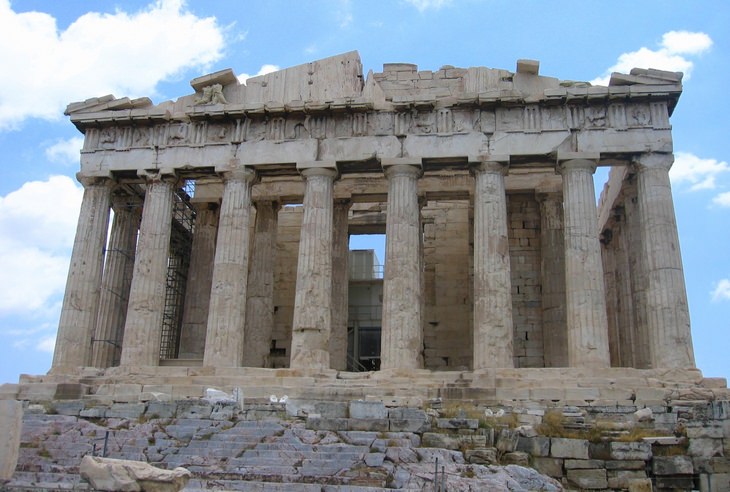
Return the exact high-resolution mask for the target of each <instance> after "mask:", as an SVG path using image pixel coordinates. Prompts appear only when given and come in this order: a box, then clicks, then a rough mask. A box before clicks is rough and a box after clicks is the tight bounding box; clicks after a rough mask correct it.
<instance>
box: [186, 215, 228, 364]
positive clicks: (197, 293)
mask: <svg viewBox="0 0 730 492" xmlns="http://www.w3.org/2000/svg"><path fill="white" fill-rule="evenodd" d="M193 206H194V207H195V210H196V212H195V230H194V232H193V244H192V247H191V249H190V266H189V268H188V279H187V283H186V285H187V287H186V289H185V302H184V304H183V306H184V308H183V317H182V327H181V328H180V347H179V350H178V358H179V359H202V358H203V352H204V350H205V332H206V330H207V327H208V303H209V302H210V288H211V284H212V282H213V261H214V259H215V240H216V236H217V235H218V208H219V207H218V203H213V202H198V203H193Z"/></svg>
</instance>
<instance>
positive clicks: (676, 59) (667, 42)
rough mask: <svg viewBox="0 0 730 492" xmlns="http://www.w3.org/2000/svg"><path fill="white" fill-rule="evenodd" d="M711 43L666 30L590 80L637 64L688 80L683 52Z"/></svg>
mask: <svg viewBox="0 0 730 492" xmlns="http://www.w3.org/2000/svg"><path fill="white" fill-rule="evenodd" d="M414 1H416V0H414ZM426 1H427V0H426ZM711 46H712V39H711V38H710V36H708V35H707V34H705V33H703V32H689V31H669V32H666V33H664V35H663V36H662V42H661V43H660V44H659V48H658V49H656V50H652V49H650V48H646V47H642V48H639V49H638V50H637V51H631V52H629V53H623V54H621V55H620V56H619V57H618V61H617V62H616V64H615V65H613V66H612V67H610V68H609V69H608V70H606V71H605V72H604V74H603V76H601V77H598V78H596V79H593V80H592V81H591V84H593V85H608V82H609V79H610V78H611V73H612V72H621V73H629V72H630V71H631V69H632V68H637V67H638V68H656V69H658V70H667V71H669V72H684V79H685V80H688V79H689V78H690V75H691V73H692V68H693V66H694V63H693V62H692V61H691V60H688V59H687V58H686V57H685V56H696V55H701V54H702V53H704V52H705V51H707V50H709V49H710V47H711Z"/></svg>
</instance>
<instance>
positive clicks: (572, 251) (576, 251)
mask: <svg viewBox="0 0 730 492" xmlns="http://www.w3.org/2000/svg"><path fill="white" fill-rule="evenodd" d="M559 160H560V173H561V174H562V175H563V212H564V223H565V291H566V317H567V326H568V360H569V363H570V366H571V367H609V366H610V364H611V361H610V356H609V350H608V321H607V318H606V297H605V289H604V285H603V264H602V260H601V248H600V243H599V241H598V217H597V212H596V192H595V190H594V187H593V173H594V172H595V170H596V160H597V156H586V157H583V156H582V155H581V154H577V155H575V156H571V157H569V158H566V159H563V158H560V157H559Z"/></svg>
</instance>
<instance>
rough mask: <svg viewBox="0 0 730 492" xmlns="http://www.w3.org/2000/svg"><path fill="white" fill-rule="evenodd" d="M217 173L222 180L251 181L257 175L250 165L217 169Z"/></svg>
mask: <svg viewBox="0 0 730 492" xmlns="http://www.w3.org/2000/svg"><path fill="white" fill-rule="evenodd" d="M218 174H219V175H220V176H221V177H222V178H223V180H224V181H245V182H247V183H253V182H254V181H255V180H256V178H257V177H258V175H257V173H256V171H254V170H253V169H251V168H250V167H236V168H232V169H226V170H222V171H219V172H218Z"/></svg>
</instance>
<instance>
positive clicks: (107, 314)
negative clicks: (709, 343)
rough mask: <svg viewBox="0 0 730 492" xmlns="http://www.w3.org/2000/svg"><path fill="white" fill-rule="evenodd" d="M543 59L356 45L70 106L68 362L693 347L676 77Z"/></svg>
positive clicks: (486, 361) (578, 360)
mask: <svg viewBox="0 0 730 492" xmlns="http://www.w3.org/2000/svg"><path fill="white" fill-rule="evenodd" d="M538 69H539V64H538V63H537V62H536V61H532V60H519V61H518V62H517V70H516V72H510V71H507V70H497V69H489V68H484V67H475V68H468V69H463V68H454V67H451V66H446V67H442V68H441V69H440V70H438V71H419V70H418V68H417V67H416V66H415V65H410V64H403V63H396V64H386V65H384V67H383V71H382V72H380V73H373V72H372V71H371V72H369V73H368V74H367V76H363V73H362V67H361V64H360V60H359V56H358V54H357V53H356V52H351V53H346V54H343V55H339V56H335V57H332V58H327V59H324V60H320V61H317V62H313V63H308V64H305V65H300V66H297V67H292V68H289V69H285V70H281V71H278V72H275V73H272V74H269V75H264V76H259V77H255V78H251V79H249V80H248V81H247V82H246V84H245V85H244V84H242V83H240V82H239V81H238V79H237V78H236V77H235V76H234V74H233V72H232V71H231V70H223V71H220V72H216V73H213V74H210V75H206V76H203V77H199V78H197V79H194V80H193V81H192V82H191V85H192V88H193V89H194V91H195V93H194V94H191V95H188V96H184V97H181V98H179V99H178V100H177V101H174V102H173V101H168V102H164V103H161V104H157V105H154V104H152V102H151V101H150V100H149V99H147V98H141V99H135V100H130V99H127V98H122V99H115V98H114V97H112V96H107V97H102V98H94V99H89V100H87V101H84V102H81V103H73V104H71V105H69V106H68V108H67V111H66V112H67V114H68V115H69V116H70V118H71V121H72V122H73V123H74V124H75V125H76V127H77V128H78V129H79V130H80V131H81V132H82V133H84V135H85V139H84V147H83V150H82V153H81V170H80V172H79V174H78V177H79V180H80V181H81V182H82V183H83V184H84V187H85V192H84V198H83V204H82V208H81V215H80V219H79V225H78V232H77V236H76V241H75V244H74V249H73V257H72V260H71V268H70V271H69V276H68V284H67V288H66V295H65V299H64V303H63V312H62V316H61V320H60V324H59V329H58V339H57V344H56V350H55V355H54V360H53V366H52V368H51V373H52V374H66V373H74V372H75V371H77V370H78V368H80V367H96V368H107V367H112V366H120V367H128V368H136V367H147V366H169V365H175V366H190V367H194V366H204V367H210V368H216V369H218V368H237V367H259V368H262V367H289V368H293V369H314V370H320V371H321V370H327V369H330V368H332V369H338V370H345V369H348V368H349V369H350V370H357V369H362V368H370V369H373V368H378V367H379V368H380V369H421V368H424V369H433V370H451V369H459V370H467V369H471V370H481V369H488V368H511V367H516V368H527V367H530V368H536V367H537V368H541V367H574V368H608V367H612V366H621V367H633V368H639V369H647V368H692V367H694V358H693V351H692V342H691V335H690V324H689V315H688V309H687V299H686V294H685V287H684V276H683V273H682V261H681V257H680V248H679V244H678V238H677V228H676V223H675V219H674V211H673V205H672V194H671V190H670V186H669V177H668V171H669V168H670V167H671V165H672V161H673V156H672V137H671V127H670V124H669V117H670V115H671V113H672V111H673V110H674V107H675V105H676V104H677V100H678V98H679V96H680V94H681V90H682V86H681V74H678V73H669V72H662V71H657V70H640V69H636V70H633V71H632V73H631V74H618V73H617V74H613V76H612V77H611V82H610V84H609V86H608V87H591V86H590V84H587V83H582V82H573V81H561V80H559V79H556V78H552V77H546V76H541V75H539V73H538ZM598 166H610V167H612V168H613V170H612V175H611V176H612V177H611V180H610V182H609V184H608V186H607V187H606V192H605V194H604V196H603V197H602V202H601V209H600V211H597V208H596V196H595V193H594V181H593V174H594V171H595V170H596V168H597V167H598ZM110 210H112V211H113V212H114V213H113V222H112V223H111V232H110V234H109V238H108V241H107V230H108V228H109V220H110V213H109V212H110ZM362 233H376V234H383V233H384V234H385V238H386V239H385V241H386V254H385V265H384V273H383V275H379V274H378V272H377V271H373V272H371V274H370V275H369V276H368V275H366V276H365V277H363V276H362V275H361V273H362V272H360V274H357V272H355V269H353V268H350V267H348V263H349V258H350V254H348V250H349V248H348V244H349V237H350V236H351V235H354V234H362ZM370 261H371V263H372V260H370ZM358 275H359V276H358ZM363 280H365V281H369V282H368V285H369V287H370V288H372V289H375V291H374V292H376V293H377V295H374V294H372V293H371V294H370V296H369V299H370V301H369V302H368V303H367V304H365V305H363V306H365V307H367V308H369V310H370V314H369V323H366V324H368V325H369V326H367V327H363V328H362V329H360V326H359V324H358V323H356V321H357V318H358V316H359V315H360V314H361V311H362V309H361V310H360V311H358V312H353V311H357V310H353V309H349V310H348V305H349V306H350V307H351V308H353V307H355V306H354V305H353V303H354V300H353V299H352V297H353V296H349V297H350V299H349V300H348V291H350V290H352V289H354V290H357V289H358V288H361V286H359V287H358V281H360V282H361V281H363ZM363 306H360V307H363ZM355 325H358V326H355ZM358 342H360V343H358ZM355 345H363V347H364V346H367V348H366V349H365V348H363V347H358V348H363V350H364V351H365V352H368V357H369V360H370V361H371V364H370V366H363V364H362V362H363V361H364V360H365V357H364V356H362V357H361V356H360V355H361V354H360V351H359V350H357V349H356V347H355ZM373 360H374V362H373Z"/></svg>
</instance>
